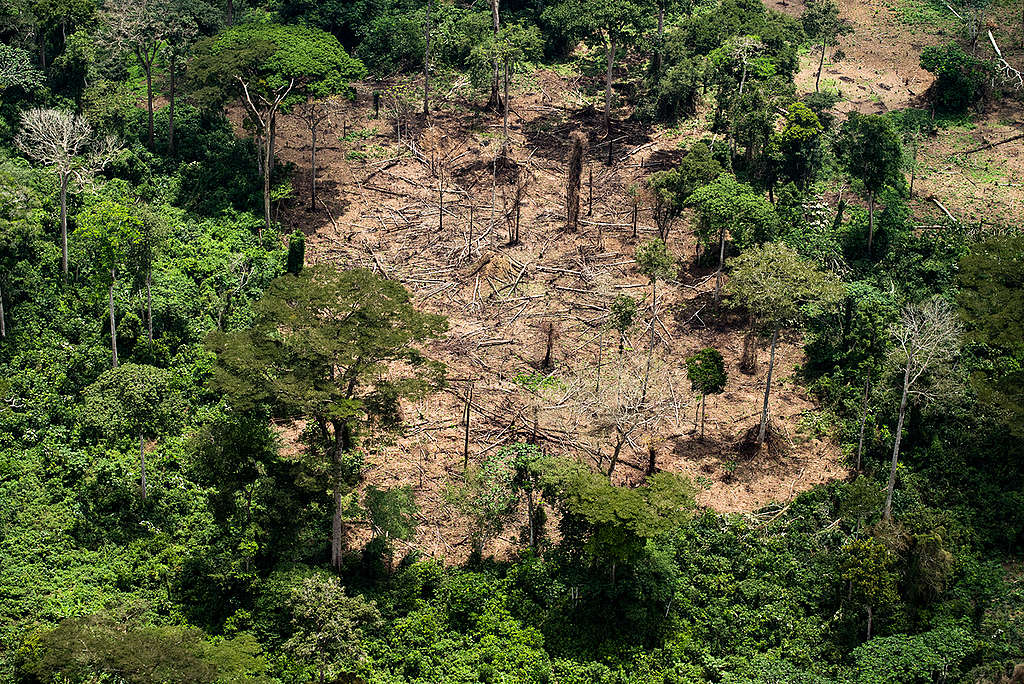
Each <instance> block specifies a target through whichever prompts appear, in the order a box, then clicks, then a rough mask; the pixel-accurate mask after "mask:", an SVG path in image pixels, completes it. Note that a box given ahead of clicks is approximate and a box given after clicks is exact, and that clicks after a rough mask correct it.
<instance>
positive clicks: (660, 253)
mask: <svg viewBox="0 0 1024 684" xmlns="http://www.w3.org/2000/svg"><path fill="white" fill-rule="evenodd" d="M636 263H637V264H638V265H639V267H640V272H641V273H643V274H644V275H645V276H647V278H648V279H649V280H650V281H651V345H650V347H648V349H647V368H646V370H645V371H644V391H643V397H644V398H646V396H647V383H648V380H649V379H650V376H651V357H652V356H653V355H654V341H655V340H656V339H657V335H658V330H657V327H656V326H657V324H658V281H659V280H670V279H672V278H675V277H676V273H677V272H678V267H677V265H676V260H675V259H674V258H672V255H671V254H669V252H668V248H666V247H665V243H664V242H662V241H661V240H659V239H657V238H655V239H653V240H648V241H647V242H643V243H641V244H639V245H637V248H636ZM640 403H641V404H642V403H643V399H641V402H640Z"/></svg>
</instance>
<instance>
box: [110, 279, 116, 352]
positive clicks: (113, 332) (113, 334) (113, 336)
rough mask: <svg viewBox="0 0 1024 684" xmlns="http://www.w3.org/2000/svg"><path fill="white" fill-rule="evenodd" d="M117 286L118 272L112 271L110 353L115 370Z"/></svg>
mask: <svg viewBox="0 0 1024 684" xmlns="http://www.w3.org/2000/svg"><path fill="white" fill-rule="evenodd" d="M116 284H117V270H116V269H113V268H112V269H110V351H111V354H112V356H113V361H114V368H117V318H116V317H115V315H114V286H115V285H116Z"/></svg>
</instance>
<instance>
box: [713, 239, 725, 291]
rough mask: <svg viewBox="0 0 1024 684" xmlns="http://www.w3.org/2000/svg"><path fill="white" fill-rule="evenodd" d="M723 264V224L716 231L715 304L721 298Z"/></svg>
mask: <svg viewBox="0 0 1024 684" xmlns="http://www.w3.org/2000/svg"><path fill="white" fill-rule="evenodd" d="M724 266H725V226H722V229H721V230H719V231H718V270H717V271H715V306H717V305H718V302H719V301H720V300H721V298H722V268H723V267H724Z"/></svg>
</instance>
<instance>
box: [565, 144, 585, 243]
mask: <svg viewBox="0 0 1024 684" xmlns="http://www.w3.org/2000/svg"><path fill="white" fill-rule="evenodd" d="M586 146H587V139H586V137H584V135H583V134H582V133H580V132H579V131H574V132H573V134H572V135H571V136H569V179H568V182H567V183H566V189H565V216H566V221H565V229H566V230H568V231H569V232H571V233H572V232H576V230H577V229H578V228H579V221H580V181H581V180H582V178H583V154H584V151H585V150H586Z"/></svg>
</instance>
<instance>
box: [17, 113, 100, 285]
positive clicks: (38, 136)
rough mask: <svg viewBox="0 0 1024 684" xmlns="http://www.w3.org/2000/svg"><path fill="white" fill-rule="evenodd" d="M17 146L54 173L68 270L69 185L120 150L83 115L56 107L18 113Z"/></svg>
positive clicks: (63, 267)
mask: <svg viewBox="0 0 1024 684" xmlns="http://www.w3.org/2000/svg"><path fill="white" fill-rule="evenodd" d="M15 142H16V143H17V145H18V147H19V148H20V149H21V150H22V152H24V153H25V154H26V155H28V156H29V157H31V158H32V159H34V160H36V161H37V162H39V163H41V164H43V165H44V166H48V167H50V168H52V169H53V171H54V173H56V174H57V187H58V188H59V190H58V192H59V195H60V241H61V272H62V273H64V274H65V275H66V274H67V272H68V184H69V183H70V182H71V180H72V179H78V180H85V179H86V178H88V177H89V176H90V175H92V174H93V173H95V172H96V171H98V170H100V169H102V168H103V167H104V166H106V165H107V164H109V163H110V162H111V161H112V160H113V158H114V157H115V156H116V155H117V153H118V152H119V151H120V148H119V146H118V143H117V140H116V139H114V138H112V137H109V136H108V137H105V138H97V137H96V136H94V135H93V130H92V127H91V126H90V125H89V123H88V122H87V121H86V120H85V119H84V118H82V117H80V116H76V115H74V114H72V113H70V112H64V111H61V110H58V109H30V110H29V111H27V112H22V114H21V131H20V132H19V133H18V137H17V138H16V139H15Z"/></svg>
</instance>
